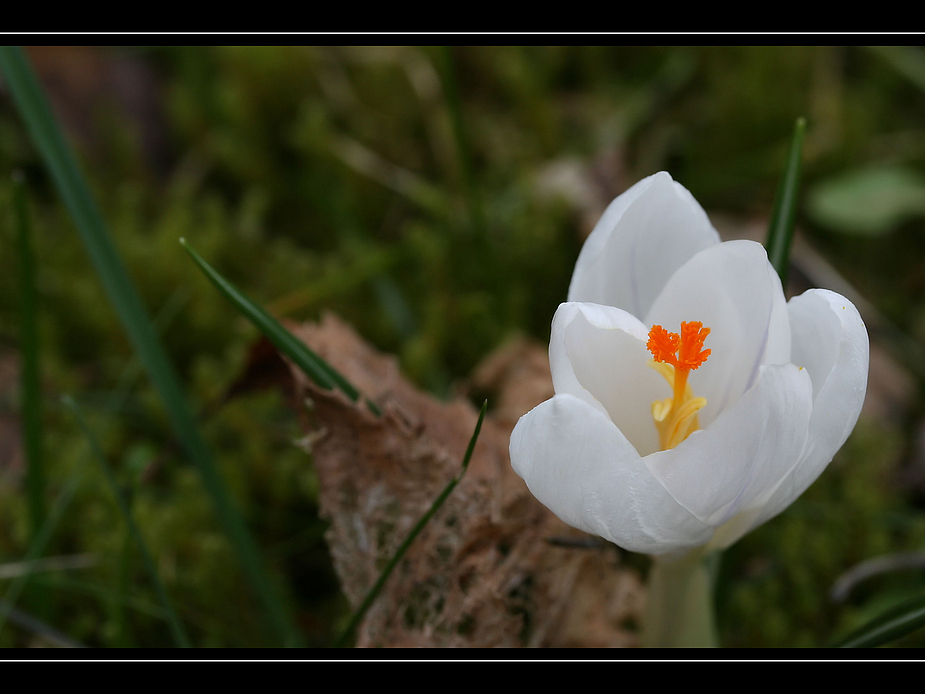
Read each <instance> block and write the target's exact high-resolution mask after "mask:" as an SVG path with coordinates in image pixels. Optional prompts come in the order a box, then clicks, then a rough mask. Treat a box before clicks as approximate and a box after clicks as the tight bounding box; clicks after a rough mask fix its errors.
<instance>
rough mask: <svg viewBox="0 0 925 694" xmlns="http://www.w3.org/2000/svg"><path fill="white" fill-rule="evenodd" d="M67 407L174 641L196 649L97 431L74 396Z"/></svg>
mask: <svg viewBox="0 0 925 694" xmlns="http://www.w3.org/2000/svg"><path fill="white" fill-rule="evenodd" d="M64 404H65V405H66V406H67V407H68V409H70V410H71V412H72V413H73V415H74V418H75V419H76V420H77V423H78V424H79V425H80V428H81V429H82V430H83V432H84V434H85V435H86V437H87V440H88V441H89V442H90V450H91V451H92V452H93V455H94V457H96V459H97V460H98V461H99V463H100V467H102V468H103V473H104V475H105V476H106V482H107V483H108V484H109V488H110V489H111V490H112V493H113V495H114V496H115V497H116V503H117V504H118V505H119V511H121V512H122V517H123V518H124V519H125V522H126V524H127V525H128V530H129V533H130V534H131V536H132V539H133V540H134V541H135V544H136V546H137V547H138V551H139V552H140V553H141V558H142V561H143V562H144V565H145V569H146V570H147V571H148V574H149V575H150V576H151V581H152V583H154V590H155V591H156V592H157V597H158V599H159V600H160V602H161V607H163V608H164V611H165V612H166V613H167V621H168V623H169V624H170V631H171V632H172V633H173V639H174V641H175V642H176V644H177V646H179V647H181V648H190V647H192V644H191V643H190V640H189V636H187V635H186V629H184V628H183V623H182V622H181V621H180V617H179V615H177V612H176V610H175V609H174V607H173V603H172V602H171V600H170V597H169V596H168V595H167V590H166V589H165V588H164V584H163V583H162V582H161V578H160V576H159V575H158V573H157V567H156V566H155V564H154V558H153V557H152V556H151V552H149V551H148V545H147V544H146V543H145V540H144V536H142V534H141V529H140V528H139V527H138V525H137V524H136V523H135V519H134V518H133V517H132V511H131V509H130V508H129V505H128V501H127V500H126V499H125V496H124V495H123V494H122V490H121V489H120V488H119V483H118V481H116V476H115V474H113V471H112V469H111V468H110V467H109V463H107V462H106V456H105V455H104V454H103V450H102V448H100V444H99V442H98V441H97V440H96V436H94V434H93V431H92V430H91V429H90V427H89V426H88V425H87V422H86V420H85V419H84V417H83V414H81V412H80V408H79V407H78V406H77V403H76V402H74V399H73V398H71V397H70V396H65V398H64Z"/></svg>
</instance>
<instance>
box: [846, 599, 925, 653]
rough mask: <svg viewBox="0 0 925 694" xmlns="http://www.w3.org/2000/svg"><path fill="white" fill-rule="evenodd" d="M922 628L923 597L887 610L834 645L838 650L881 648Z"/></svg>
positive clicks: (924, 618)
mask: <svg viewBox="0 0 925 694" xmlns="http://www.w3.org/2000/svg"><path fill="white" fill-rule="evenodd" d="M922 627H925V596H921V597H917V598H912V599H911V600H907V601H905V602H903V603H901V604H899V605H897V606H896V607H893V608H892V609H889V610H887V611H886V612H884V613H883V614H882V615H880V616H879V617H877V618H876V619H873V620H871V621H870V622H868V623H867V624H865V625H864V626H862V627H861V628H860V629H857V630H856V631H854V632H852V633H851V634H849V635H848V636H846V637H845V638H843V639H841V640H840V641H839V642H837V643H835V644H834V645H835V646H837V647H839V648H873V647H875V646H883V645H885V644H888V643H890V642H892V641H896V640H897V639H900V638H902V637H903V636H906V635H907V634H911V633H912V632H913V631H916V630H918V629H921V628H922Z"/></svg>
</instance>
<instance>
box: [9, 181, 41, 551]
mask: <svg viewBox="0 0 925 694" xmlns="http://www.w3.org/2000/svg"><path fill="white" fill-rule="evenodd" d="M13 208H14V210H15V213H16V223H17V224H16V225H17V227H18V230H19V233H18V235H17V246H18V251H19V344H20V353H21V354H22V430H23V443H24V446H23V449H24V451H25V456H26V489H27V491H28V494H29V514H30V515H31V520H32V533H33V536H34V535H35V533H37V532H38V530H39V528H40V527H41V526H42V523H43V522H44V521H45V462H44V457H43V449H42V392H41V383H40V366H39V329H38V292H37V291H36V287H35V252H34V250H33V247H32V236H33V231H32V222H31V218H30V216H29V210H28V205H27V203H26V186H25V183H24V181H23V176H22V174H21V173H20V172H18V171H17V172H16V173H15V174H13Z"/></svg>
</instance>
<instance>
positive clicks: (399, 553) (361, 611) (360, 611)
mask: <svg viewBox="0 0 925 694" xmlns="http://www.w3.org/2000/svg"><path fill="white" fill-rule="evenodd" d="M487 409H488V400H486V401H485V402H484V403H482V409H481V411H480V412H479V419H478V421H477V422H476V423H475V429H474V430H473V432H472V437H471V438H470V439H469V445H468V446H467V447H466V454H465V455H464V456H463V461H462V465H461V466H460V470H459V474H457V475H456V477H454V478H453V479H451V480H450V483H449V484H447V485H446V487H445V488H444V489H443V491H442V492H440V496H438V497H437V498H436V499H435V500H434V503H433V504H431V507H430V508H429V509H428V510H427V512H426V513H425V514H424V515H423V516H421V519H420V520H419V521H418V522H417V523H416V524H415V526H414V527H413V528H412V529H411V532H409V533H408V537H406V538H405V540H404V542H402V543H401V545H399V547H398V549H397V550H395V554H394V555H393V556H392V558H391V559H390V560H389V563H388V564H386V566H385V568H384V569H383V570H382V573H381V574H379V578H378V579H377V580H376V582H375V584H373V587H372V588H370V589H369V592H368V593H367V594H366V597H364V598H363V602H362V603H360V606H359V607H358V608H357V610H356V612H354V613H353V616H352V617H351V618H350V623H349V624H347V627H346V628H345V629H344V631H343V633H341V635H340V636H339V637H338V639H337V641H336V642H335V643H334V647H335V648H342V647H343V646H344V645H346V643H347V641H348V639H349V638H350V637H351V635H352V634H353V631H354V630H355V629H356V628H357V625H358V624H359V623H360V621H361V620H362V619H363V616H364V615H365V614H366V612H367V610H369V608H370V607H371V606H372V604H373V602H374V601H375V600H376V598H377V597H379V593H380V592H382V587H383V586H384V585H385V582H386V580H388V578H389V575H390V574H391V573H392V570H393V569H394V568H395V567H396V566H397V565H398V562H399V561H401V558H402V557H403V556H404V555H405V552H407V551H408V548H409V547H410V546H411V543H412V542H414V540H415V538H417V536H418V535H419V534H420V533H421V531H422V530H423V529H424V526H425V525H427V522H428V521H429V520H430V519H431V518H432V517H433V515H434V514H435V513H436V512H437V511H438V510H439V508H440V507H441V506H443V502H444V501H446V500H447V498H448V497H449V496H450V494H451V493H452V491H453V490H454V489H455V488H456V485H457V484H459V482H460V480H462V478H463V475H465V474H466V470H468V469H469V460H470V459H471V458H472V451H474V450H475V442H476V441H477V440H478V438H479V433H480V432H481V431H482V420H484V419H485V411H486V410H487Z"/></svg>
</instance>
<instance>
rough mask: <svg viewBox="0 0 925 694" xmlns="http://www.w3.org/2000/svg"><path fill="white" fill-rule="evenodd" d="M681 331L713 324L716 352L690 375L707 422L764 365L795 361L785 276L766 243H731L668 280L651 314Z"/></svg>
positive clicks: (710, 344)
mask: <svg viewBox="0 0 925 694" xmlns="http://www.w3.org/2000/svg"><path fill="white" fill-rule="evenodd" d="M645 320H646V325H654V324H658V325H661V326H662V327H664V328H665V329H666V330H670V331H671V332H679V330H680V325H681V322H682V321H700V322H702V323H703V324H704V326H705V327H708V328H710V331H711V332H710V334H709V336H707V339H706V341H705V342H704V347H705V348H709V349H710V350H712V351H711V354H710V356H709V358H708V359H707V361H706V362H705V363H704V364H703V365H702V366H701V367H700V368H699V369H697V370H696V371H693V372H691V375H690V381H689V382H690V384H691V387H692V388H693V390H694V394H695V395H697V396H702V397H705V398H706V399H707V405H706V407H705V408H704V409H703V410H702V411H701V413H700V425H701V427H706V426H708V425H709V424H710V422H712V421H713V419H715V418H716V417H717V415H719V413H720V412H722V411H723V410H725V409H727V408H729V407H730V406H732V405H733V404H734V403H735V402H736V400H737V399H738V398H739V397H740V396H741V395H742V393H744V392H745V391H746V390H748V389H749V388H750V387H752V385H753V384H754V383H755V381H756V380H757V378H758V371H759V369H760V367H761V366H762V365H764V364H785V363H787V362H789V361H790V324H789V320H788V317H787V304H786V302H785V300H784V293H783V291H782V290H781V285H780V279H779V278H778V276H777V273H776V272H774V268H773V267H771V264H770V263H769V262H768V256H767V253H766V252H765V250H764V248H763V247H762V246H761V244H758V243H754V242H753V241H727V242H726V243H721V244H717V245H716V246H711V247H710V248H708V249H706V250H705V251H701V252H700V253H698V254H697V255H695V256H694V257H693V258H691V259H690V260H689V261H688V262H687V263H685V264H684V265H683V266H682V267H681V268H680V269H679V270H678V271H677V272H676V273H675V274H674V275H672V277H671V279H669V280H668V283H667V284H666V285H665V287H664V289H663V290H662V293H661V294H659V296H658V298H657V299H656V301H655V304H654V305H653V306H652V310H651V311H650V312H649V314H648V315H647V316H646V319H645Z"/></svg>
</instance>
